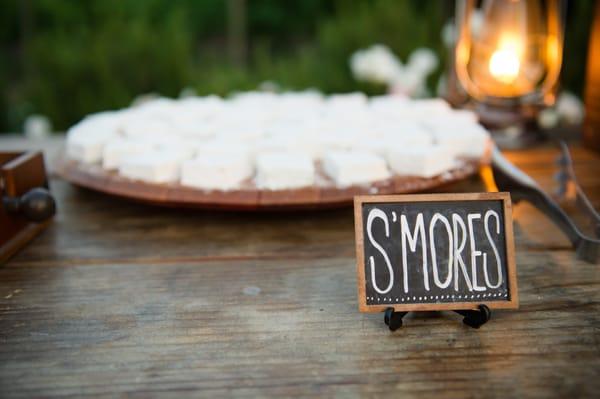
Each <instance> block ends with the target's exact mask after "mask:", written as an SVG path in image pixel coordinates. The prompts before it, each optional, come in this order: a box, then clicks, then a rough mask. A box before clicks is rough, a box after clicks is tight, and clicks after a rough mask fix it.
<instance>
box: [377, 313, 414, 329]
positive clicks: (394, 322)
mask: <svg viewBox="0 0 600 399" xmlns="http://www.w3.org/2000/svg"><path fill="white" fill-rule="evenodd" d="M407 313H408V312H394V308H387V309H386V310H385V314H384V316H383V321H384V323H385V324H386V325H387V326H388V327H389V328H390V331H396V330H397V329H399V328H400V327H402V318H403V317H404V316H406V314H407Z"/></svg>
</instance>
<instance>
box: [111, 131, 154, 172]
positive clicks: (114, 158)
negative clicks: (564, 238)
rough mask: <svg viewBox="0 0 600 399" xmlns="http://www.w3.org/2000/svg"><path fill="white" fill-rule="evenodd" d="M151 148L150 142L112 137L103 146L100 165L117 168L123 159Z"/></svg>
mask: <svg viewBox="0 0 600 399" xmlns="http://www.w3.org/2000/svg"><path fill="white" fill-rule="evenodd" d="M151 150H152V145H151V144H150V143H144V142H142V141H132V140H128V139H126V138H123V137H117V138H113V139H111V140H110V141H109V142H108V143H107V144H106V145H105V146H104V151H103V153H102V167H103V168H104V169H108V170H112V169H118V168H119V166H120V165H121V161H122V160H123V159H127V158H128V157H130V156H132V155H137V154H142V153H144V152H147V151H151Z"/></svg>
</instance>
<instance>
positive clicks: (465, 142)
mask: <svg viewBox="0 0 600 399" xmlns="http://www.w3.org/2000/svg"><path fill="white" fill-rule="evenodd" d="M432 133H433V137H434V141H435V142H436V143H437V144H438V145H445V146H448V147H450V148H451V149H452V151H453V152H454V154H455V155H456V156H462V157H467V158H480V157H482V156H483V155H484V154H485V152H486V151H487V149H488V147H489V146H490V142H491V139H490V135H489V133H488V132H487V130H485V129H484V128H483V127H482V126H480V125H477V124H470V125H467V124H463V125H461V124H459V125H448V126H445V127H442V126H438V127H436V128H434V129H433V130H432Z"/></svg>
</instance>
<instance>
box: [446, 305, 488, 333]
mask: <svg viewBox="0 0 600 399" xmlns="http://www.w3.org/2000/svg"><path fill="white" fill-rule="evenodd" d="M478 307H479V310H455V312H456V313H458V314H460V315H461V316H464V317H465V318H464V319H463V323H465V324H466V325H468V326H469V327H473V328H479V327H481V326H482V325H484V324H485V323H487V322H488V320H490V318H491V317H492V311H491V310H490V308H488V307H487V306H486V305H479V306H478Z"/></svg>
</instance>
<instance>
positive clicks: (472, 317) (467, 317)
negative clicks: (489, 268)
mask: <svg viewBox="0 0 600 399" xmlns="http://www.w3.org/2000/svg"><path fill="white" fill-rule="evenodd" d="M478 308H479V310H454V312H456V313H458V314H459V315H461V316H464V319H463V323H465V324H466V325H467V326H469V327H473V328H479V327H481V326H482V325H484V324H485V323H487V322H488V320H490V318H491V317H492V311H491V310H490V308H488V307H487V306H486V305H479V306H478ZM407 313H408V312H395V311H394V308H387V309H386V310H385V313H384V317H383V321H384V323H385V324H386V325H387V326H388V327H389V328H390V331H396V330H397V329H399V328H400V327H402V318H403V317H404V316H406V314H407Z"/></svg>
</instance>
